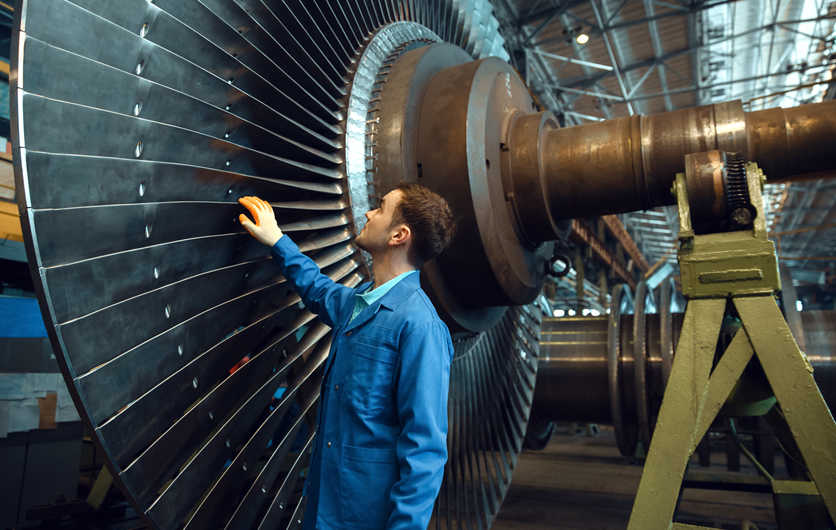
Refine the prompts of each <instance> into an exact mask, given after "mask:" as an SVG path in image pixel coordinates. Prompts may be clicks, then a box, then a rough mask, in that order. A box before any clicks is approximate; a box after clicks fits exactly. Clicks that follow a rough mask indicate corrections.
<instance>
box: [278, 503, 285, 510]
mask: <svg viewBox="0 0 836 530" xmlns="http://www.w3.org/2000/svg"><path fill="white" fill-rule="evenodd" d="M279 510H284V503H283V502H280V503H279Z"/></svg>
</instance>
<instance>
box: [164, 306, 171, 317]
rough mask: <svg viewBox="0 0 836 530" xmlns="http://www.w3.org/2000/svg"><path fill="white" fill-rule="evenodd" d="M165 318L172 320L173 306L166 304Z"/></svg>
mask: <svg viewBox="0 0 836 530" xmlns="http://www.w3.org/2000/svg"><path fill="white" fill-rule="evenodd" d="M165 317H166V318H171V304H166V306H165Z"/></svg>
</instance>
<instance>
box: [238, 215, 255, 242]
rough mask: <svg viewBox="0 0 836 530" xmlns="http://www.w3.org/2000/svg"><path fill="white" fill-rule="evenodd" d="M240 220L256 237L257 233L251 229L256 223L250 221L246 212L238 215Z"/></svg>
mask: <svg viewBox="0 0 836 530" xmlns="http://www.w3.org/2000/svg"><path fill="white" fill-rule="evenodd" d="M238 221H239V222H240V223H241V226H243V227H244V228H246V229H247V232H249V233H250V235H251V236H253V237H255V234H253V231H252V230H250V227H251V226H255V225H254V224H253V222H252V221H250V219H249V217H247V216H246V215H244V214H241V215H239V216H238Z"/></svg>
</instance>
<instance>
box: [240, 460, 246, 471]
mask: <svg viewBox="0 0 836 530" xmlns="http://www.w3.org/2000/svg"><path fill="white" fill-rule="evenodd" d="M241 467H243V468H244V471H246V470H247V463H246V462H244V465H243V466H241Z"/></svg>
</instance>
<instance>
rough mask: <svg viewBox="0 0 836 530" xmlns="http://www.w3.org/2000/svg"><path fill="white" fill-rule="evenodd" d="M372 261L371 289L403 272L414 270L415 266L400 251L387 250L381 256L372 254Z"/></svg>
mask: <svg viewBox="0 0 836 530" xmlns="http://www.w3.org/2000/svg"><path fill="white" fill-rule="evenodd" d="M372 261H373V262H374V286H373V287H372V288H373V289H377V288H378V287H380V286H381V285H383V284H384V283H386V282H388V281H389V280H392V279H393V278H397V277H398V276H400V275H401V274H403V273H405V272H409V271H414V270H415V266H414V265H412V264H411V263H410V262H409V260H407V259H406V256H403V255H400V253H392V252H387V253H386V254H383V255H381V256H375V255H372Z"/></svg>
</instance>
